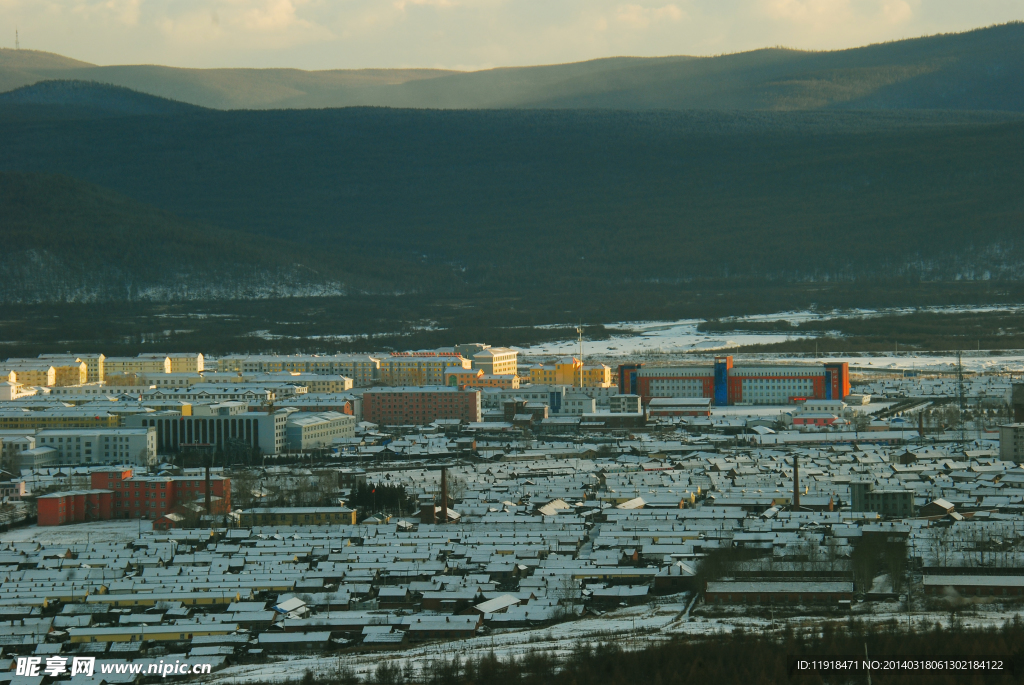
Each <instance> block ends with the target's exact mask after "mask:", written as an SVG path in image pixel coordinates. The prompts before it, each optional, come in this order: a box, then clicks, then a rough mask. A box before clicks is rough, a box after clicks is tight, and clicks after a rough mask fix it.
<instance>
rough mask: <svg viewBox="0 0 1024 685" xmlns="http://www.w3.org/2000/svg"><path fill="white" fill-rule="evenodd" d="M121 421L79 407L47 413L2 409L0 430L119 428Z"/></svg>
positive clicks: (0, 412) (117, 418) (113, 416)
mask: <svg viewBox="0 0 1024 685" xmlns="http://www.w3.org/2000/svg"><path fill="white" fill-rule="evenodd" d="M120 425H121V419H120V418H119V417H118V415H117V414H108V413H106V412H97V411H96V410H95V409H89V410H86V411H83V410H81V409H79V408H77V407H75V408H72V407H64V408H59V409H50V410H47V411H28V410H26V409H0V429H3V430H13V429H30V430H31V429H45V428H118V427H120Z"/></svg>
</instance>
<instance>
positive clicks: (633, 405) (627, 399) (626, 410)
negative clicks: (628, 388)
mask: <svg viewBox="0 0 1024 685" xmlns="http://www.w3.org/2000/svg"><path fill="white" fill-rule="evenodd" d="M642 410H643V407H642V405H641V403H640V396H639V395H629V394H619V395H612V396H611V397H609V398H608V411H609V412H611V413H612V414H639V413H640V412H641V411H642Z"/></svg>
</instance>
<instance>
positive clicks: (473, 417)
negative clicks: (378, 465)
mask: <svg viewBox="0 0 1024 685" xmlns="http://www.w3.org/2000/svg"><path fill="white" fill-rule="evenodd" d="M481 415H482V414H481V408H480V391H479V390H476V389H469V388H467V389H464V390H463V389H459V388H450V387H446V386H443V385H437V386H428V387H423V388H419V387H399V388H371V389H369V390H367V391H366V392H365V393H363V418H364V420H366V421H370V422H372V423H379V424H390V425H396V424H400V425H421V426H425V425H427V424H429V423H430V422H431V421H436V420H437V419H459V420H461V421H463V422H465V423H479V422H480V419H481Z"/></svg>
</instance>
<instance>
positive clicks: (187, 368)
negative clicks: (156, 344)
mask: <svg viewBox="0 0 1024 685" xmlns="http://www.w3.org/2000/svg"><path fill="white" fill-rule="evenodd" d="M139 359H152V360H154V361H158V362H163V360H164V359H167V360H169V361H170V362H171V366H170V371H168V372H167V373H199V372H201V371H204V370H205V369H204V367H203V355H202V353H201V352H172V353H170V354H164V353H162V352H144V353H142V354H140V355H139Z"/></svg>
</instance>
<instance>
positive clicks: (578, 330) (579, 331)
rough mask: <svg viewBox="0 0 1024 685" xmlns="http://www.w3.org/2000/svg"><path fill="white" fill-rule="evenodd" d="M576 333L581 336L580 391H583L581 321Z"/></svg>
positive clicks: (581, 337)
mask: <svg viewBox="0 0 1024 685" xmlns="http://www.w3.org/2000/svg"><path fill="white" fill-rule="evenodd" d="M576 333H578V334H579V336H580V389H581V390H582V389H583V322H582V321H580V325H579V327H578V328H577V329H576Z"/></svg>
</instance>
